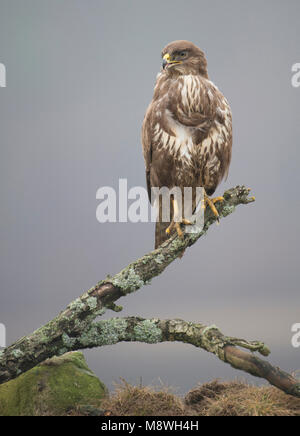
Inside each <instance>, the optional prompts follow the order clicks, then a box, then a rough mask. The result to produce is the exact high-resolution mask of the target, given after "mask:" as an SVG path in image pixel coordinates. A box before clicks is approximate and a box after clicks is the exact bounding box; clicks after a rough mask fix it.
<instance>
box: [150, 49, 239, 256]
mask: <svg viewBox="0 0 300 436" xmlns="http://www.w3.org/2000/svg"><path fill="white" fill-rule="evenodd" d="M162 59H163V65H162V69H161V71H160V73H159V74H158V76H157V80H156V85H155V89H154V95H153V99H152V102H151V103H150V105H149V107H148V109H147V112H146V115H145V118H144V122H143V127H142V144H143V154H144V159H145V166H146V179H147V188H148V194H149V199H150V201H151V188H153V187H155V188H162V187H167V188H169V189H172V188H173V187H179V188H180V189H181V191H182V192H183V191H184V187H190V188H192V190H193V191H192V192H193V209H195V207H196V203H195V201H196V197H195V190H196V188H197V187H203V188H204V190H205V191H204V192H205V194H204V204H205V206H206V205H208V206H209V207H210V208H211V209H212V211H213V213H214V214H215V215H216V216H217V217H218V211H217V209H216V207H215V203H216V202H217V201H222V200H223V198H222V197H217V198H214V199H211V198H210V196H212V194H213V193H214V192H215V190H216V188H217V186H218V185H219V184H220V182H221V181H222V179H224V178H226V177H227V175H228V170H229V165H230V160H231V149H232V116H231V110H230V107H229V104H228V102H227V100H226V99H225V97H224V96H223V94H222V93H221V92H220V91H219V89H218V88H217V87H216V86H215V85H214V84H213V83H212V82H211V81H210V80H209V77H208V73H207V62H206V58H205V54H204V53H203V51H202V50H200V48H198V47H197V46H196V45H194V44H193V43H191V42H189V41H174V42H171V43H170V44H168V45H167V46H166V47H165V48H164V49H163V51H162ZM170 203H171V204H170V208H171V217H170V222H163V220H162V201H161V198H160V201H159V202H158V204H159V213H158V218H157V222H156V230H155V247H156V248H157V247H158V246H159V245H161V244H162V243H163V242H164V241H165V240H166V239H168V238H169V237H170V235H171V234H172V233H174V232H175V231H177V234H178V236H179V237H181V238H183V231H182V229H181V225H182V224H185V225H188V224H191V223H190V222H189V221H188V220H187V219H185V218H184V217H182V218H181V219H177V217H176V215H177V214H178V209H179V207H178V205H177V204H176V199H175V198H174V197H171V199H170Z"/></svg>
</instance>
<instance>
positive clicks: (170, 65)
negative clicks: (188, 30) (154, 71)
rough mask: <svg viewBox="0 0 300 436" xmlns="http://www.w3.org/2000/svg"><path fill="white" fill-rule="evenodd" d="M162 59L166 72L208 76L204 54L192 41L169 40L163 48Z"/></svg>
mask: <svg viewBox="0 0 300 436" xmlns="http://www.w3.org/2000/svg"><path fill="white" fill-rule="evenodd" d="M162 59H163V66H162V67H163V71H164V72H165V73H166V74H170V75H174V74H175V75H185V74H200V75H202V76H204V77H208V74H207V62H206V58H205V54H204V53H203V51H202V50H200V48H199V47H197V46H196V45H195V44H193V43H192V42H189V41H174V42H171V43H170V44H168V45H167V46H166V47H165V48H164V49H163V51H162Z"/></svg>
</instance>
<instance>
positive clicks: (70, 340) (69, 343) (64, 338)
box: [62, 333, 76, 349]
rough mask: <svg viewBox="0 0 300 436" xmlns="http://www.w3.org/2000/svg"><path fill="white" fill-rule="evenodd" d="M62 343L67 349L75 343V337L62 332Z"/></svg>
mask: <svg viewBox="0 0 300 436" xmlns="http://www.w3.org/2000/svg"><path fill="white" fill-rule="evenodd" d="M62 343H63V345H64V346H65V347H67V348H68V349H72V347H73V346H74V345H75V343H76V339H75V338H70V336H68V335H67V333H63V334H62Z"/></svg>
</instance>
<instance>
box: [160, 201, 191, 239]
mask: <svg viewBox="0 0 300 436" xmlns="http://www.w3.org/2000/svg"><path fill="white" fill-rule="evenodd" d="M171 200H172V203H173V211H174V215H173V216H174V218H173V219H172V222H171V224H170V225H169V227H168V228H167V230H166V233H167V234H168V235H170V234H171V232H172V230H173V229H174V228H175V229H176V232H177V235H178V236H179V238H180V239H183V231H182V229H181V225H182V224H183V225H186V226H192V225H193V223H191V221H189V220H187V219H185V218H183V217H182V216H181V214H180V211H179V206H178V203H177V200H176V198H174V197H172V199H171Z"/></svg>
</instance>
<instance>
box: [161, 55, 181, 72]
mask: <svg viewBox="0 0 300 436" xmlns="http://www.w3.org/2000/svg"><path fill="white" fill-rule="evenodd" d="M170 64H181V62H180V61H172V60H171V56H170V55H169V53H167V54H165V55H164V57H163V64H162V67H163V69H165V68H166V66H167V65H170Z"/></svg>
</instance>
